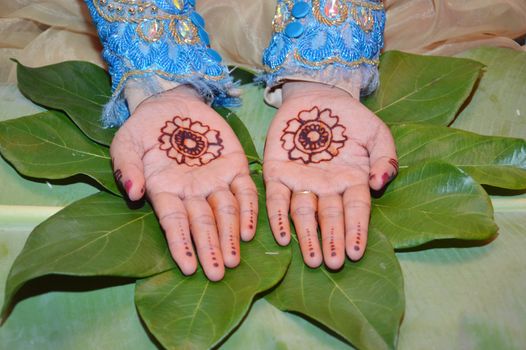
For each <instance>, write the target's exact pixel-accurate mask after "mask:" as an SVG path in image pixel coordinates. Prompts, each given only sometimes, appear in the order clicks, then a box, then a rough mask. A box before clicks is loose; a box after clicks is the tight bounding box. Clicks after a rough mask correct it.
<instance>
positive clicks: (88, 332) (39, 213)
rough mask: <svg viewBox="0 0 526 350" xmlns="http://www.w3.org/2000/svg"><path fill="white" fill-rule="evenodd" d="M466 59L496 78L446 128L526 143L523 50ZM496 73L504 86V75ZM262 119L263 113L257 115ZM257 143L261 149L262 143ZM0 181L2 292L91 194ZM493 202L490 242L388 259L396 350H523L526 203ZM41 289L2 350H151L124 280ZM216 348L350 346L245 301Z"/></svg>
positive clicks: (17, 98) (9, 92) (1, 169)
mask: <svg viewBox="0 0 526 350" xmlns="http://www.w3.org/2000/svg"><path fill="white" fill-rule="evenodd" d="M463 56H464V57H469V58H473V59H477V60H480V61H482V62H483V63H485V64H486V65H488V72H487V74H494V75H495V79H494V80H490V79H487V80H483V81H482V82H481V85H480V86H479V90H478V91H477V94H476V95H475V96H474V97H473V101H477V99H480V101H479V102H478V103H479V104H476V105H475V104H473V107H472V106H470V107H468V108H466V109H465V110H464V111H463V112H462V114H461V115H460V116H459V118H458V119H457V121H456V122H455V123H454V125H453V126H455V127H459V128H464V129H468V130H472V131H475V132H479V133H483V134H489V135H491V134H494V135H501V136H515V137H524V136H525V134H526V99H524V96H526V90H525V89H526V88H525V86H526V85H525V82H526V74H525V72H524V71H523V69H526V58H525V57H526V54H521V55H516V54H515V53H513V54H512V53H511V51H507V50H502V51H500V52H499V53H498V54H497V55H496V54H495V52H488V50H485V49H482V50H476V51H472V52H470V53H467V54H464V55H463ZM502 62H508V63H507V64H508V65H509V64H511V65H512V68H510V67H509V66H508V70H510V69H511V70H513V74H512V73H510V72H509V71H508V70H504V68H502V67H503V66H505V65H504V64H502ZM513 65H515V67H513ZM498 70H501V71H500V72H498ZM503 75H504V76H506V79H501V78H502V76H503ZM499 81H502V83H500V84H499ZM511 88H512V89H511ZM251 89H252V90H253V91H252V93H259V92H258V91H255V88H251ZM503 90H505V92H503ZM521 96H522V98H520V97H521ZM0 105H1V106H2V108H1V110H0V120H6V119H10V118H13V117H16V116H21V115H26V114H30V113H35V112H38V111H40V109H39V108H38V107H36V106H34V105H32V104H31V103H29V102H28V101H27V100H25V99H24V98H23V97H22V96H21V95H20V93H19V92H18V91H17V89H16V87H15V86H13V85H6V84H4V85H0ZM246 108H248V109H249V108H250V106H247V107H246ZM484 109H485V110H487V109H497V110H498V109H500V111H501V113H502V114H499V118H492V119H487V118H486V119H483V120H481V119H480V118H479V117H480V115H483V114H484V113H483V111H484ZM517 111H519V113H517ZM522 111H524V112H522ZM271 113H272V110H271V109H270V108H269V109H268V110H266V111H264V113H263V115H265V116H268V115H270V114H271ZM243 114H244V115H248V114H247V113H243ZM251 123H252V124H257V123H259V125H257V127H261V128H266V127H267V125H268V118H267V117H262V118H260V119H252V121H251ZM247 126H248V127H249V129H253V128H254V127H256V125H251V124H250V123H247ZM255 141H256V147H257V148H258V151H259V152H261V149H262V146H263V142H264V140H259V139H256V140H255ZM0 179H1V181H0V285H1V286H4V284H5V279H6V277H7V273H8V271H9V268H10V266H11V264H12V262H13V261H14V259H15V257H16V255H17V254H18V253H19V251H20V250H21V249H22V246H23V244H24V242H25V239H26V238H27V236H28V235H29V233H30V232H31V230H32V229H33V228H34V227H35V226H36V225H37V224H38V223H39V222H41V221H42V220H44V219H45V218H47V217H48V216H49V215H51V214H53V213H54V212H56V211H58V210H59V209H60V208H61V207H63V206H65V205H67V204H69V203H71V202H72V201H74V200H76V199H79V198H83V197H85V196H87V195H89V194H91V193H94V192H96V189H94V188H93V187H90V186H88V185H84V184H75V185H67V186H66V185H61V184H59V183H54V182H49V183H48V182H40V183H35V182H32V181H29V180H26V179H23V178H21V177H20V176H19V175H18V174H17V173H16V172H15V171H14V170H13V169H12V168H11V167H10V166H9V165H8V164H7V163H6V162H5V161H3V160H1V159H0ZM492 200H493V205H494V208H495V217H496V222H497V224H498V225H499V228H500V229H499V234H498V236H497V237H496V239H495V240H494V241H493V242H491V243H490V244H486V245H482V246H477V247H458V248H438V247H437V248H434V249H428V250H422V251H412V252H403V253H397V256H398V258H399V260H400V264H401V267H402V271H403V274H404V280H405V293H406V313H405V316H404V320H403V322H402V326H401V330H400V337H399V349H524V348H525V346H526V345H525V344H526V332H524V329H526V303H525V301H524V300H526V298H525V297H526V259H525V258H524V251H525V250H526V235H525V233H524V231H525V229H524V227H525V226H526V197H525V196H524V195H518V196H493V197H492ZM44 282H45V281H42V280H37V281H36V282H35V283H36V285H37V286H39V287H40V289H41V291H40V292H39V293H37V294H36V295H31V296H24V298H22V299H21V300H20V301H19V302H18V303H17V304H16V307H15V308H14V310H13V312H12V313H11V315H10V317H9V318H8V319H7V321H6V322H5V323H4V325H3V326H2V328H0V349H155V348H156V345H155V342H154V341H153V340H152V339H151V338H150V337H149V336H148V335H147V334H146V332H145V331H144V328H143V326H142V325H141V322H140V320H139V318H138V316H137V312H136V310H135V306H134V303H133V288H134V286H133V284H127V283H126V281H107V280H106V281H99V282H100V284H99V286H104V288H102V289H93V288H91V289H90V287H89V286H87V284H86V283H85V282H83V281H82V280H81V279H73V280H69V283H67V285H68V289H67V290H66V289H65V288H60V287H58V288H53V289H52V290H46V285H45V283H44ZM72 282H73V283H72ZM357 283H359V281H357ZM39 284H40V285H39ZM55 285H56V286H59V285H61V284H60V283H56V284H55ZM64 285H65V284H64ZM72 286H74V288H72ZM73 289H74V290H73ZM0 298H3V288H2V289H1V290H0ZM221 347H222V348H224V349H321V348H324V349H347V348H350V346H349V345H348V344H346V343H344V342H342V341H340V340H339V339H337V338H335V337H333V336H331V335H329V334H328V333H326V332H325V331H323V330H321V329H320V328H318V327H317V326H315V325H313V324H311V323H309V322H307V321H305V320H304V319H302V318H300V317H298V316H296V315H293V314H289V313H283V312H280V311H279V310H277V309H276V308H274V307H273V306H272V305H270V304H269V303H268V302H266V301H265V300H264V299H260V300H258V301H256V302H255V303H254V305H253V306H252V309H251V311H250V313H249V315H248V317H247V318H246V319H245V320H244V322H243V323H242V325H241V326H240V328H239V329H238V330H237V331H236V332H235V333H234V334H233V335H232V336H231V337H230V338H228V339H227V341H226V342H225V343H224V344H222V346H221Z"/></svg>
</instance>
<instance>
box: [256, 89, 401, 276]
mask: <svg viewBox="0 0 526 350" xmlns="http://www.w3.org/2000/svg"><path fill="white" fill-rule="evenodd" d="M283 92H284V99H283V104H282V106H281V107H280V108H279V110H278V112H277V114H276V117H275V118H274V120H273V122H272V124H271V126H270V129H269V132H268V134H267V143H266V146H265V155H264V166H263V174H264V178H265V183H266V187H267V209H268V215H269V219H270V224H271V228H272V232H273V233H274V236H275V238H276V240H277V241H278V243H279V244H281V245H286V244H288V243H289V242H290V228H289V222H288V213H289V209H290V213H291V216H292V220H293V222H294V226H295V228H296V232H297V237H298V241H299V243H300V247H301V251H302V254H303V259H304V260H305V263H306V264H307V265H308V266H310V267H317V266H319V265H320V264H321V263H322V260H324V261H325V264H326V265H327V266H328V267H329V268H331V269H338V268H340V267H341V266H342V265H343V263H344V260H345V252H347V255H348V256H349V258H350V259H351V260H359V259H360V258H361V257H362V256H363V254H364V251H365V247H366V243H367V230H368V224H369V215H370V208H371V197H370V190H369V187H371V188H373V189H375V190H379V189H381V188H382V187H383V186H385V185H386V183H387V182H389V181H390V180H391V179H392V178H393V177H394V176H396V173H397V171H398V163H397V160H396V151H395V145H394V141H393V137H392V136H391V133H390V131H389V129H388V128H387V126H386V125H385V124H384V123H383V122H382V121H381V120H380V119H379V118H378V117H377V116H375V115H374V114H373V113H372V112H370V111H369V110H368V109H367V108H366V107H364V106H363V105H362V104H361V103H360V102H359V101H357V100H355V99H354V98H352V97H351V95H349V94H348V93H347V92H345V91H343V90H340V89H338V88H335V87H331V86H328V85H324V84H319V83H306V82H292V83H286V84H285V85H284V87H283ZM318 222H319V225H320V227H321V237H322V239H321V241H322V249H321V248H320V243H319V239H318V234H317V229H318ZM322 250H323V254H322Z"/></svg>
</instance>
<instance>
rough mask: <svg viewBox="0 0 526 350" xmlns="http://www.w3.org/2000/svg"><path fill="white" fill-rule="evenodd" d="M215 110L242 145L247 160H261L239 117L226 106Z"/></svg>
mask: <svg viewBox="0 0 526 350" xmlns="http://www.w3.org/2000/svg"><path fill="white" fill-rule="evenodd" d="M216 111H217V112H218V113H219V114H220V115H221V116H222V117H223V118H225V120H226V121H227V122H228V124H229V125H230V127H231V128H232V130H234V133H235V134H236V136H237V138H238V139H239V142H240V143H241V146H242V147H243V151H245V155H246V156H247V158H248V161H249V162H253V161H257V162H261V159H260V157H259V155H258V152H257V151H256V147H255V146H254V142H253V141H252V137H251V136H250V133H249V132H248V129H247V127H246V126H245V124H243V122H242V121H241V119H239V117H238V116H237V115H236V114H235V113H234V112H232V111H231V110H229V109H228V108H217V109H216Z"/></svg>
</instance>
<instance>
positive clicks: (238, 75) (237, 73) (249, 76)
mask: <svg viewBox="0 0 526 350" xmlns="http://www.w3.org/2000/svg"><path fill="white" fill-rule="evenodd" d="M228 69H229V71H230V76H231V77H232V79H234V81H235V82H239V84H241V85H246V84H252V83H253V82H254V78H255V77H256V73H255V72H254V71H253V70H251V69H248V68H246V67H240V66H228Z"/></svg>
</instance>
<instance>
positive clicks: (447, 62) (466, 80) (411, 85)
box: [363, 51, 484, 125]
mask: <svg viewBox="0 0 526 350" xmlns="http://www.w3.org/2000/svg"><path fill="white" fill-rule="evenodd" d="M483 67H484V66H483V65H482V64H481V63H479V62H476V61H473V60H468V59H460V58H451V57H434V56H419V55H413V54H408V53H403V52H399V51H388V52H386V53H385V54H383V55H382V57H381V62H380V87H379V88H378V89H377V90H376V91H375V92H374V94H373V95H371V96H370V97H368V98H366V99H365V100H364V101H363V103H364V104H365V106H367V107H368V108H369V109H370V110H371V111H373V112H374V113H376V115H378V116H379V117H380V118H382V119H383V120H384V121H385V122H386V123H388V124H398V123H412V122H422V123H424V122H425V123H430V124H438V125H448V124H449V123H451V121H453V119H454V118H455V116H456V114H457V112H458V111H459V109H460V107H461V106H462V104H463V103H464V101H465V100H466V99H467V98H468V96H469V95H470V94H471V91H472V90H473V87H474V85H475V83H476V81H477V79H478V78H479V76H480V73H481V70H482V68H483Z"/></svg>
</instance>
